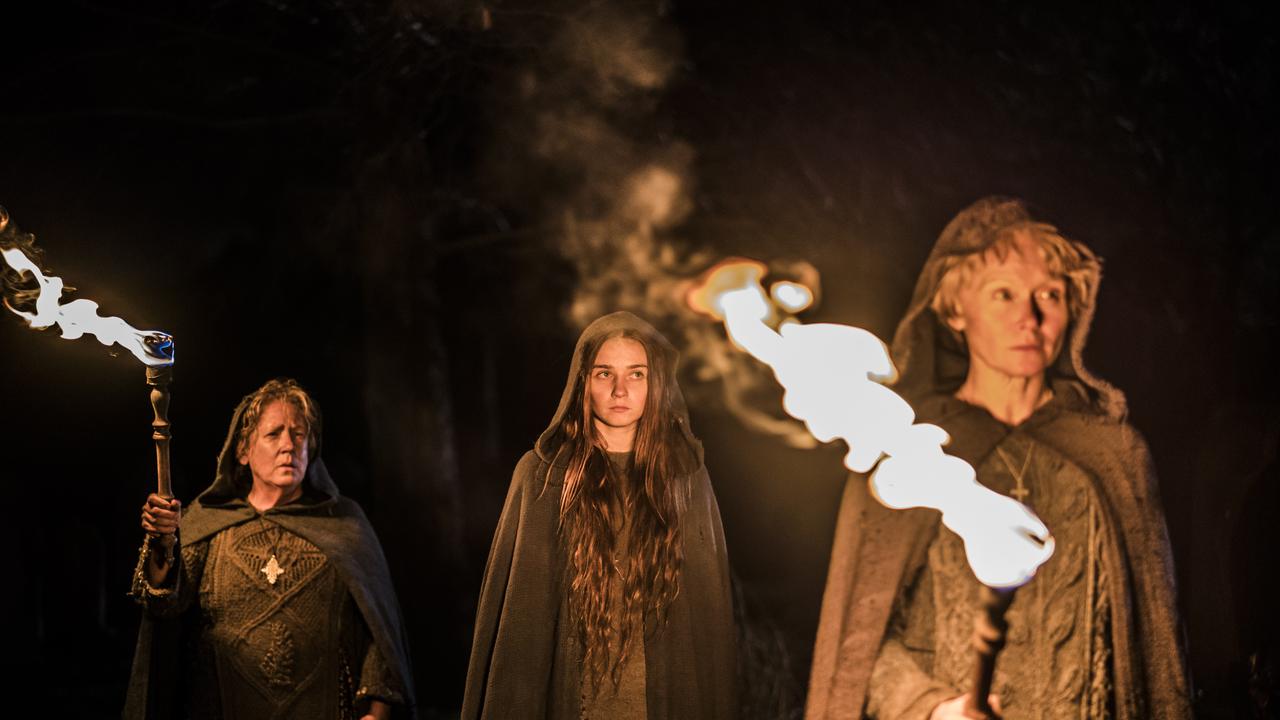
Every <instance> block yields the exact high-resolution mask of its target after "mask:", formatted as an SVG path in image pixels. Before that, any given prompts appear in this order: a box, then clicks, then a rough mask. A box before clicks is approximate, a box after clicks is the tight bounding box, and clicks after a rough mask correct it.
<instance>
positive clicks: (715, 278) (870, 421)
mask: <svg viewBox="0 0 1280 720" xmlns="http://www.w3.org/2000/svg"><path fill="white" fill-rule="evenodd" d="M764 274H765V266H764V265H763V264H762V263H759V262H756V261H755V260H747V259H741V258H731V259H729V260H726V261H724V262H721V263H720V264H718V265H716V266H715V267H713V268H711V269H710V270H709V271H707V273H706V274H705V275H704V277H703V278H702V281H701V283H699V284H698V285H697V286H695V287H694V288H693V289H692V290H691V291H690V292H689V294H688V296H687V300H688V303H689V305H690V306H691V307H692V308H693V309H694V310H697V311H698V312H701V313H704V314H706V315H710V316H712V317H714V318H716V319H717V320H722V321H723V322H724V325H725V329H726V330H727V332H728V334H729V339H730V340H732V341H733V343H734V344H735V345H737V346H738V347H740V348H742V349H743V350H745V351H746V352H748V353H750V354H751V355H753V356H754V357H756V358H757V359H759V360H760V361H762V362H764V363H765V364H767V365H768V366H769V367H770V368H772V369H773V372H774V375H775V376H776V377H777V379H778V383H779V384H780V385H781V386H782V388H783V391H784V394H783V401H782V404H783V408H784V409H785V410H786V411H787V413H788V414H790V415H791V416H792V417H794V418H796V419H798V420H800V421H802V422H803V423H804V424H805V427H806V428H808V430H809V432H810V433H811V434H813V436H814V437H815V438H817V439H818V440H820V441H822V442H830V441H832V440H834V439H836V438H840V439H842V440H844V441H845V442H846V443H847V444H848V446H849V452H848V453H847V454H846V455H845V458H844V464H845V466H846V467H848V468H849V469H850V470H853V471H855V472H860V473H865V472H868V471H871V470H872V469H873V468H874V472H872V474H871V479H870V483H871V490H872V492H873V494H874V495H875V497H876V499H878V500H879V501H880V502H881V503H883V504H884V505H885V506H887V507H890V508H893V509H895V510H901V509H906V508H913V507H927V508H933V509H935V510H938V511H940V512H941V513H942V523H943V524H944V525H946V526H947V527H948V528H950V529H951V530H952V531H953V532H955V533H956V534H957V535H959V536H960V538H961V539H962V540H963V541H964V547H965V555H966V556H967V557H968V560H969V566H970V567H971V568H972V569H973V573H974V575H976V576H977V578H978V580H979V581H980V582H982V583H983V584H985V585H988V586H991V587H994V588H1009V587H1017V586H1019V585H1023V584H1025V583H1026V582H1027V581H1028V580H1030V579H1031V578H1032V577H1033V576H1034V575H1035V572H1036V570H1037V569H1038V568H1039V567H1040V566H1041V565H1042V564H1044V562H1045V561H1046V560H1048V559H1049V557H1050V556H1052V555H1053V547H1054V545H1053V537H1052V536H1051V535H1050V534H1049V529H1048V528H1047V527H1045V525H1044V523H1042V522H1041V521H1040V519H1039V518H1038V517H1036V515H1035V514H1034V513H1032V512H1031V510H1029V509H1028V508H1027V507H1026V506H1025V505H1023V504H1021V503H1019V502H1018V501H1016V500H1014V499H1013V498H1010V497H1006V496H1004V495H1001V494H999V493H997V492H994V491H992V490H990V489H988V488H986V487H984V486H982V485H981V484H979V483H978V482H977V475H976V473H975V472H974V470H973V468H972V467H971V466H970V465H969V464H968V463H966V462H965V461H964V460H961V459H960V458H957V457H954V456H951V455H947V454H945V453H943V451H942V446H943V445H944V444H946V443H947V442H948V441H949V440H950V438H949V437H948V436H947V433H946V432H945V431H944V430H943V429H942V428H940V427H938V426H936V425H930V424H916V423H915V411H914V410H913V409H912V408H911V406H910V405H909V404H907V401H906V400H904V399H902V397H901V396H900V395H898V394H897V393H895V392H894V391H893V390H891V389H889V388H888V387H887V386H886V385H884V383H887V382H892V381H893V380H894V379H895V378H896V376H897V371H896V369H895V368H894V366H893V361H892V360H891V359H890V357H889V349H888V347H887V346H886V345H885V344H884V343H883V342H882V341H881V340H880V339H879V338H877V337H876V336H875V335H874V334H872V333H870V332H867V331H866V330H863V329H861V328H856V327H851V326H848V325H837V324H823V323H815V324H809V325H805V324H802V323H800V322H799V321H796V320H794V319H790V318H789V319H786V320H783V321H781V322H780V323H778V329H777V330H774V329H773V328H772V327H771V326H770V324H769V323H770V321H772V320H774V319H776V318H777V315H778V313H777V311H776V308H775V306H774V305H773V304H771V303H770V301H769V296H768V295H766V294H765V291H764V288H763V286H762V285H761V284H760V280H761V278H763V276H764ZM779 285H781V283H779V284H775V286H774V293H773V295H774V298H775V301H776V302H777V303H778V304H779V305H782V306H783V307H784V309H787V310H790V307H791V306H792V304H791V302H790V301H791V300H797V299H803V297H804V294H803V293H800V292H798V291H797V290H796V288H794V287H792V288H789V289H787V290H783V291H780V289H779ZM788 285H791V286H797V285H798V284H797V283H789V284H788ZM798 287H799V288H803V287H804V286H802V285H799V286H798ZM809 297H810V298H811V297H812V295H811V294H810V296H809ZM797 306H803V305H797Z"/></svg>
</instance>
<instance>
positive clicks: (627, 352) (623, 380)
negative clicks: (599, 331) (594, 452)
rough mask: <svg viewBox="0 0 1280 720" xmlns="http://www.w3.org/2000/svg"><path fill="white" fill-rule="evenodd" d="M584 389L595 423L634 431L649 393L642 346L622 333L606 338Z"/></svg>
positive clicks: (646, 365) (592, 365) (644, 354)
mask: <svg viewBox="0 0 1280 720" xmlns="http://www.w3.org/2000/svg"><path fill="white" fill-rule="evenodd" d="M587 390H588V393H589V394H590V396H591V415H592V416H593V417H594V418H595V420H596V422H597V423H601V424H603V425H605V426H606V427H608V428H612V429H614V430H621V431H632V432H634V431H635V428H636V423H638V422H640V418H641V416H643V415H644V404H645V400H646V399H647V398H648V397H649V358H648V355H647V354H646V353H645V351H644V346H643V345H641V344H640V343H639V342H637V341H635V340H632V339H631V338H625V337H616V338H610V339H608V340H605V341H604V344H603V345H601V346H600V350H599V351H598V352H597V353H596V357H595V361H594V362H593V363H592V364H591V375H590V377H589V378H588V381H587ZM601 429H604V428H601Z"/></svg>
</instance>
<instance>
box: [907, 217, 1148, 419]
mask: <svg viewBox="0 0 1280 720" xmlns="http://www.w3.org/2000/svg"><path fill="white" fill-rule="evenodd" d="M1027 222H1043V221H1041V220H1039V219H1038V218H1035V217H1033V216H1032V214H1031V212H1030V211H1029V210H1028V209H1027V206H1026V204H1025V203H1023V201H1021V200H1018V199H1016V198H1009V197H1000V196H992V197H986V198H983V199H981V200H979V201H977V202H976V203H974V204H972V205H970V206H969V207H967V208H965V209H964V210H963V211H961V212H960V214H959V215H956V217H955V218H954V219H952V220H951V222H950V223H948V224H947V226H946V228H944V229H943V231H942V234H941V235H940V236H939V237H938V242H937V243H936V244H934V246H933V251H932V252H930V253H929V257H928V259H927V260H925V264H924V269H923V270H922V271H921V272H920V278H919V280H917V282H916V288H915V292H914V293H912V296H911V304H910V305H909V306H908V307H907V313H906V315H905V316H903V318H902V322H900V323H899V324H898V329H897V331H896V332H895V333H894V335H893V347H892V351H893V359H894V362H895V364H896V365H897V368H898V381H897V383H896V385H895V386H896V388H897V389H898V391H899V392H900V393H902V394H903V395H904V396H906V397H908V398H911V399H919V398H922V397H926V396H929V395H935V394H944V395H950V394H952V393H954V392H955V391H956V390H958V389H959V388H960V385H961V384H963V383H964V380H965V377H966V376H967V375H968V372H969V353H968V350H967V348H965V346H964V344H963V343H962V342H960V341H958V340H957V339H956V338H955V336H954V335H953V334H952V333H951V331H950V330H949V329H948V328H947V327H946V326H945V325H944V323H943V322H942V321H941V320H940V319H939V318H938V317H937V315H935V314H934V312H933V309H932V308H930V307H929V306H930V304H931V303H932V301H933V297H934V295H935V294H936V293H937V290H938V285H939V283H940V282H941V281H942V276H943V275H944V273H945V271H946V266H947V260H948V259H949V258H953V257H961V256H965V255H972V254H973V253H978V252H982V251H984V250H986V249H987V248H989V247H991V245H992V243H994V242H995V240H996V238H997V236H998V235H999V234H1000V232H1001V231H1002V230H1004V229H1006V228H1008V227H1010V226H1012V225H1018V224H1022V223H1027ZM1088 272H1089V274H1090V275H1091V278H1090V282H1089V293H1088V297H1086V298H1083V299H1082V300H1083V302H1082V307H1081V310H1080V311H1079V312H1078V313H1076V314H1075V316H1074V317H1072V318H1071V322H1070V325H1069V326H1068V328H1067V339H1066V342H1064V343H1063V349H1062V352H1061V353H1060V354H1059V355H1058V358H1057V360H1056V361H1055V362H1054V364H1053V366H1052V367H1050V368H1049V370H1048V372H1047V378H1046V379H1047V380H1048V381H1049V382H1050V383H1051V385H1052V387H1053V389H1054V392H1055V393H1056V394H1059V395H1068V394H1075V395H1078V396H1079V397H1080V399H1082V400H1084V401H1085V402H1087V403H1088V404H1089V405H1090V406H1092V407H1093V408H1094V409H1095V410H1096V411H1097V412H1099V413H1101V414H1104V415H1107V416H1110V417H1112V418H1115V419H1120V418H1123V417H1124V415H1125V413H1126V407H1127V406H1126V404H1125V398H1124V394H1123V393H1121V392H1120V391H1119V390H1118V389H1116V388H1115V387H1114V386H1112V385H1111V384H1110V383H1107V382H1106V381H1104V380H1102V379H1100V378H1098V377H1096V376H1095V375H1093V374H1092V373H1090V372H1089V371H1088V370H1087V369H1086V368H1085V366H1084V362H1083V359H1082V356H1083V354H1084V346H1085V342H1086V341H1087V339H1088V337H1089V328H1090V326H1091V325H1092V324H1093V314H1094V310H1095V308H1096V306H1097V298H1098V286H1099V282H1100V280H1101V275H1102V271H1101V266H1100V264H1098V263H1094V264H1093V265H1092V267H1090V268H1088Z"/></svg>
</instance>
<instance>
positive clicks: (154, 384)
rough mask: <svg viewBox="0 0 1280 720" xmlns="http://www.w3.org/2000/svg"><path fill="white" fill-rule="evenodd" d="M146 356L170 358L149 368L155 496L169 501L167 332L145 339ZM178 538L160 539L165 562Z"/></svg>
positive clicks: (170, 365) (170, 350)
mask: <svg viewBox="0 0 1280 720" xmlns="http://www.w3.org/2000/svg"><path fill="white" fill-rule="evenodd" d="M143 343H144V344H145V346H146V349H147V354H148V355H151V356H153V357H156V358H157V359H161V358H164V359H167V360H168V363H167V364H164V365H148V366H147V385H149V386H151V410H152V412H153V413H154V414H155V418H154V419H153V420H152V421H151V439H152V440H154V441H155V443H156V494H157V495H159V496H160V497H162V498H164V499H166V500H168V499H170V498H172V497H173V482H172V480H171V478H170V475H169V439H170V437H172V431H171V430H170V428H169V383H171V382H173V337H172V336H170V335H166V334H164V333H160V332H156V333H152V334H151V335H150V336H149V337H147V338H146V339H145V340H143ZM175 541H176V538H175V536H173V535H165V536H163V537H162V539H161V545H162V546H163V547H164V559H165V562H166V563H172V562H173V545H174V543H175Z"/></svg>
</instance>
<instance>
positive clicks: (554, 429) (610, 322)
mask: <svg viewBox="0 0 1280 720" xmlns="http://www.w3.org/2000/svg"><path fill="white" fill-rule="evenodd" d="M623 330H630V331H632V332H634V333H635V334H637V335H640V336H643V337H644V338H646V339H647V340H648V341H649V343H648V344H649V345H650V347H652V348H655V349H656V354H657V355H658V357H651V358H649V365H650V366H661V367H662V369H663V371H664V373H663V374H664V375H666V377H667V378H668V384H669V389H668V400H669V402H670V405H671V411H672V415H673V416H674V418H675V424H676V426H677V429H678V431H679V432H678V433H677V436H678V437H680V438H681V439H682V440H683V441H684V442H683V443H682V445H683V447H682V450H683V452H678V453H677V465H678V467H679V468H680V470H681V472H685V473H692V472H694V471H696V470H697V469H698V468H700V467H701V466H702V443H701V442H699V441H698V439H697V438H696V437H694V435H693V430H692V429H691V428H690V426H689V409H688V406H687V405H685V402H684V393H682V392H681V391H680V384H679V383H678V382H677V380H676V370H677V363H678V361H679V359H680V354H679V353H677V352H676V349H675V348H674V347H673V346H672V345H671V343H670V342H667V339H666V338H665V337H663V335H662V333H660V332H658V331H657V330H656V329H654V327H653V326H652V325H650V324H649V323H647V322H645V321H644V320H641V319H640V318H638V317H636V316H635V315H632V314H631V313H629V312H615V313H611V314H609V315H605V316H603V317H601V318H599V319H597V320H596V321H595V322H592V323H591V324H590V325H588V326H587V328H586V329H585V330H583V331H582V335H581V336H579V337H578V343H577V345H575V346H574V348H573V360H572V361H571V362H570V364H569V378H568V380H567V381H566V382H565V386H564V392H562V393H561V394H560V405H559V407H557V408H556V413H555V415H554V416H552V418H551V422H550V424H549V425H548V426H547V429H546V430H544V431H543V432H542V434H541V435H540V436H538V442H537V443H535V444H534V450H535V451H536V452H537V453H538V457H539V458H541V459H542V460H543V461H544V462H547V463H555V462H556V451H557V450H559V448H560V444H561V442H562V441H561V438H560V437H559V429H560V423H561V422H562V421H563V420H564V419H565V416H566V415H567V414H568V413H570V412H576V407H575V405H576V403H574V402H573V390H574V383H575V382H576V380H577V378H578V376H579V375H580V374H581V373H582V370H583V368H584V367H586V366H587V364H588V363H590V362H591V361H592V360H593V359H594V358H588V357H585V356H584V355H585V348H586V346H587V345H588V344H594V343H593V341H594V340H597V339H599V338H601V337H603V336H607V335H611V334H613V333H615V332H619V331H623ZM560 463H561V464H563V461H560Z"/></svg>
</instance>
